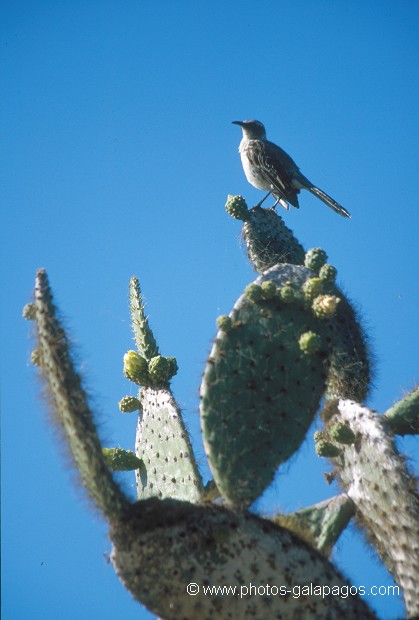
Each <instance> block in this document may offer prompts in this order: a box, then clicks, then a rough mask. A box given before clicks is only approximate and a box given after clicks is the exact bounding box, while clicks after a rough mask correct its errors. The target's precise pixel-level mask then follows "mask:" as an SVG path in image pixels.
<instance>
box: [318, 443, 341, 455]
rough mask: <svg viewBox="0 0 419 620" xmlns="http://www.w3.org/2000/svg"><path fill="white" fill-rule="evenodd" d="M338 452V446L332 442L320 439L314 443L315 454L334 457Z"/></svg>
mask: <svg viewBox="0 0 419 620" xmlns="http://www.w3.org/2000/svg"><path fill="white" fill-rule="evenodd" d="M340 452H341V451H340V450H339V448H338V447H337V446H335V445H334V444H333V443H330V441H325V440H324V439H320V441H318V442H317V443H316V453H317V456H327V457H329V458H334V457H336V456H339V454H340Z"/></svg>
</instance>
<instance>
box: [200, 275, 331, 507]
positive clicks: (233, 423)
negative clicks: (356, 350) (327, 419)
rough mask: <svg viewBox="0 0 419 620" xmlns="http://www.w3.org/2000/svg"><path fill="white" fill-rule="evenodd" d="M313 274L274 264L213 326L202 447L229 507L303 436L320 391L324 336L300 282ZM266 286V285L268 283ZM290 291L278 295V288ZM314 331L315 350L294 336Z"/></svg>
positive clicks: (253, 490) (244, 502)
mask: <svg viewBox="0 0 419 620" xmlns="http://www.w3.org/2000/svg"><path fill="white" fill-rule="evenodd" d="M310 275H312V273H311V272H310V271H309V270H307V269H306V268H305V267H300V266H294V265H281V266H277V267H274V268H272V269H271V270H269V271H267V272H266V274H265V275H263V276H260V277H259V278H257V279H256V281H255V283H254V284H253V285H251V287H250V288H248V289H247V291H246V292H245V293H244V294H243V295H242V296H241V297H240V298H239V299H238V301H237V302H236V304H235V306H234V308H233V310H232V312H231V314H230V315H229V319H230V321H229V326H228V328H227V329H226V328H225V327H224V328H222V329H220V330H219V332H218V334H217V336H216V338H215V342H214V345H213V348H212V350H211V353H210V356H209V358H208V362H207V366H206V369H205V372H204V377H203V380H202V384H201V420H202V432H203V437H204V445H205V449H206V452H207V455H208V459H209V463H210V466H211V469H212V472H213V475H214V479H215V482H216V483H217V486H218V488H219V490H220V491H221V493H222V495H223V497H225V498H226V499H227V500H228V501H229V502H230V503H231V504H232V505H234V506H238V507H244V506H248V505H249V504H251V503H252V502H253V501H254V500H255V499H256V498H257V497H259V495H260V494H261V493H262V491H263V490H264V489H265V487H266V486H267V485H268V484H269V483H270V482H271V481H272V478H273V476H274V473H275V471H276V468H277V467H278V465H279V464H280V463H282V462H284V461H285V460H286V459H288V458H289V457H290V456H291V455H292V454H293V453H294V452H295V450H296V449H297V448H298V447H299V445H300V444H301V442H302V441H303V439H304V437H305V434H306V432H307V429H308V427H309V426H310V424H311V423H312V421H313V418H314V415H315V413H316V411H317V409H318V407H319V403H320V398H321V396H322V394H323V392H324V390H325V386H326V378H327V369H328V356H329V354H330V338H329V335H328V332H329V329H328V325H327V321H326V322H325V321H322V320H321V319H318V318H317V317H316V316H315V314H314V312H312V310H311V308H310V306H309V304H308V302H307V303H306V300H305V297H304V295H303V294H302V293H301V287H302V286H303V284H304V282H305V281H306V279H307V278H308V277H310ZM269 285H273V286H269ZM284 286H286V287H291V286H292V288H293V290H294V291H295V297H294V299H293V300H287V301H283V299H282V298H281V288H282V287H284ZM310 333H316V334H317V335H318V337H319V342H317V343H316V346H315V347H314V350H310V351H307V350H304V348H302V347H301V338H302V336H303V335H304V334H310Z"/></svg>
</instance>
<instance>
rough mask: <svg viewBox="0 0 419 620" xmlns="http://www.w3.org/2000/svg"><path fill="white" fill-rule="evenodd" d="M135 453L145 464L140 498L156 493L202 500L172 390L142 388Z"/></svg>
mask: <svg viewBox="0 0 419 620" xmlns="http://www.w3.org/2000/svg"><path fill="white" fill-rule="evenodd" d="M139 398H140V401H141V405H142V415H141V416H140V417H139V419H138V426H137V436H136V441H135V452H136V454H137V456H138V458H139V459H141V461H142V462H143V464H144V466H143V467H142V468H140V469H139V470H138V471H137V474H136V475H137V493H138V498H139V499H145V498H147V497H152V496H157V497H159V498H163V497H172V498H177V499H185V500H188V501H190V502H197V501H199V499H200V497H201V495H202V493H203V484H202V480H201V476H200V474H199V471H198V467H197V464H196V462H195V458H194V454H193V451H192V446H191V443H190V440H189V435H188V433H187V431H186V429H185V425H184V423H183V420H182V414H181V411H180V409H179V407H178V405H177V403H176V401H175V399H174V398H173V395H172V393H171V391H170V390H169V389H163V388H160V389H157V388H154V387H153V388H152V387H148V388H143V389H142V390H141V391H140V395H139Z"/></svg>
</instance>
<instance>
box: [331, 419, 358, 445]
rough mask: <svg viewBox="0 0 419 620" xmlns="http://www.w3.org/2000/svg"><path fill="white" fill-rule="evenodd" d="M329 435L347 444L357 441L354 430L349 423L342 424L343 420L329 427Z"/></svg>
mask: <svg viewBox="0 0 419 620" xmlns="http://www.w3.org/2000/svg"><path fill="white" fill-rule="evenodd" d="M329 435H330V439H333V440H334V441H337V442H338V443H344V444H346V445H351V444H353V443H355V434H354V432H353V430H352V429H351V428H349V426H348V425H347V424H342V422H338V423H337V424H333V425H332V426H331V427H330V429H329Z"/></svg>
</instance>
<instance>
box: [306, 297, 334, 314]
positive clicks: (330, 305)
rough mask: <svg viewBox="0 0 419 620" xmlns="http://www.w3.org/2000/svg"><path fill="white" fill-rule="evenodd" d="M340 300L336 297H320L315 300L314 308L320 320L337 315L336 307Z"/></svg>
mask: <svg viewBox="0 0 419 620" xmlns="http://www.w3.org/2000/svg"><path fill="white" fill-rule="evenodd" d="M339 302H340V298H339V297H336V296H335V295H319V296H318V297H316V298H315V299H314V300H313V303H312V306H311V307H312V308H313V312H314V314H315V315H316V316H317V317H318V318H319V319H330V317H332V316H334V315H335V314H336V307H337V305H338V303H339Z"/></svg>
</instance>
